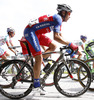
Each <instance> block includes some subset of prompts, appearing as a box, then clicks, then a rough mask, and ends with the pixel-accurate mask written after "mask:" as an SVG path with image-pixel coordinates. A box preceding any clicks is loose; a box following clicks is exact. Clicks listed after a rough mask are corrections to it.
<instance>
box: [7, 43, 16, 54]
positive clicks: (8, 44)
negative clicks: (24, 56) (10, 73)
mask: <svg viewBox="0 0 94 100" xmlns="http://www.w3.org/2000/svg"><path fill="white" fill-rule="evenodd" d="M6 44H7V46H8V49H10V50H11V51H12V52H13V53H14V54H16V53H15V51H14V50H13V49H11V48H10V47H9V46H10V45H9V42H6Z"/></svg>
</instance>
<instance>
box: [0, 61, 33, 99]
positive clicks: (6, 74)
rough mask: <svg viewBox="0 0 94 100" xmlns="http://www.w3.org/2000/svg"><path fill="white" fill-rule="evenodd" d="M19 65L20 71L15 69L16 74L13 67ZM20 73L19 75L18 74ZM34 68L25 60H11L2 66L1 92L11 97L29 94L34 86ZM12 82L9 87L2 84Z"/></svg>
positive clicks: (18, 97)
mask: <svg viewBox="0 0 94 100" xmlns="http://www.w3.org/2000/svg"><path fill="white" fill-rule="evenodd" d="M13 65H17V66H18V67H19V68H20V69H22V70H21V71H20V69H19V72H17V70H16V69H15V70H14V71H15V74H13V73H12V71H11V67H13ZM24 72H25V74H23V73H24ZM18 73H19V75H18ZM28 76H29V78H27V77H28ZM33 79H34V76H33V69H32V68H31V67H30V65H29V64H27V63H26V62H25V61H21V60H10V61H8V62H6V63H4V64H3V65H2V66H1V70H0V80H1V81H0V85H1V88H0V92H1V94H3V95H4V96H6V97H8V98H11V99H20V98H22V97H25V96H27V95H28V94H29V93H30V92H31V91H32V88H33ZM7 84H10V87H9V88H5V87H3V86H2V85H7Z"/></svg>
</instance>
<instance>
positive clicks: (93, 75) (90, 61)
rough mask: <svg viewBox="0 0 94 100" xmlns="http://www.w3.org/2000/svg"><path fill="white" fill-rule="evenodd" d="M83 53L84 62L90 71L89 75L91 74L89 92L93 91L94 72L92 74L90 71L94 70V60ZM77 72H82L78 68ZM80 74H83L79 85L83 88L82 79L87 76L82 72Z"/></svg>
mask: <svg viewBox="0 0 94 100" xmlns="http://www.w3.org/2000/svg"><path fill="white" fill-rule="evenodd" d="M83 53H84V54H85V55H84V59H83V60H84V62H85V63H86V64H87V65H88V68H89V70H90V73H91V80H92V81H91V85H90V87H89V90H90V91H94V82H93V80H94V72H92V69H93V68H94V58H91V57H90V56H89V55H88V54H87V53H86V52H85V51H83ZM79 70H82V69H81V68H79ZM79 70H78V77H80V74H79ZM82 74H83V77H82V78H81V80H80V83H81V85H82V86H83V87H84V86H85V84H84V81H85V80H84V79H85V78H86V77H87V75H86V74H85V72H84V71H82Z"/></svg>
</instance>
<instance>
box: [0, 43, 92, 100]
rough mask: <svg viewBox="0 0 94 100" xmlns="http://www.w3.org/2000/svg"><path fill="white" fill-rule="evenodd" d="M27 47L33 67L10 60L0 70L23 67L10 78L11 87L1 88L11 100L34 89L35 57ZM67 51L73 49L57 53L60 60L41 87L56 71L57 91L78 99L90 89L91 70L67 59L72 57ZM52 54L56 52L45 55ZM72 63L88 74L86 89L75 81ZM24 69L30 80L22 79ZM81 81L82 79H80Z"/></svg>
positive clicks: (74, 60) (51, 68) (48, 73)
mask: <svg viewBox="0 0 94 100" xmlns="http://www.w3.org/2000/svg"><path fill="white" fill-rule="evenodd" d="M25 43H26V42H25ZM26 46H27V50H28V54H29V57H31V58H32V59H31V66H30V65H29V64H28V63H27V62H25V61H22V60H10V61H8V62H6V63H4V64H3V65H2V66H1V70H0V73H1V74H2V72H3V70H4V68H6V67H7V66H11V65H12V64H14V63H15V64H17V65H18V66H21V69H20V71H19V72H18V73H17V75H15V76H13V77H12V76H11V75H10V77H9V79H11V81H10V83H11V87H10V88H8V89H5V88H3V87H2V86H1V87H0V91H1V94H2V95H4V96H6V97H8V98H11V99H20V98H23V97H25V96H27V95H28V94H29V93H30V92H31V91H32V89H33V81H34V74H33V57H32V56H31V53H30V51H29V47H28V44H27V43H26ZM66 49H71V48H69V47H66V46H64V47H62V48H60V51H58V52H57V53H59V54H60V56H59V58H58V59H57V60H56V61H55V63H54V64H53V65H52V66H51V67H50V69H49V70H48V71H47V73H45V74H44V75H43V77H42V78H41V79H40V82H41V86H42V87H44V83H45V81H46V79H47V77H48V76H49V75H50V73H51V72H52V71H53V70H54V69H55V72H54V78H53V79H54V85H55V87H56V89H57V90H58V91H59V92H60V93H61V94H63V95H65V96H67V97H77V96H80V95H82V94H84V93H85V92H86V91H87V90H88V88H89V86H90V84H91V75H90V71H89V68H88V67H87V65H86V64H85V63H84V62H82V61H80V60H78V59H65V56H68V55H70V54H65V53H64V50H66ZM51 53H56V52H49V53H45V54H51ZM70 63H74V65H75V66H76V67H78V68H80V67H82V68H83V69H84V70H85V72H86V73H87V78H86V79H87V81H85V83H86V85H85V87H82V86H81V85H80V83H79V81H74V80H73V78H74V77H75V76H73V75H72V74H71V72H70V70H69V68H68V65H69V64H70ZM24 69H25V70H26V72H27V75H30V76H31V77H30V78H28V79H25V78H23V77H22V72H23V70H24ZM8 74H11V73H8ZM64 74H69V76H70V77H68V78H62V76H63V75H64ZM78 78H79V77H78ZM79 80H80V78H79ZM62 81H63V84H62ZM71 81H72V82H71ZM4 82H5V81H4ZM63 85H64V86H63ZM72 86H73V87H72ZM11 90H12V92H11ZM15 90H16V91H15ZM21 90H22V91H21ZM21 92H22V93H21Z"/></svg>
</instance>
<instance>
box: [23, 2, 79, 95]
mask: <svg viewBox="0 0 94 100" xmlns="http://www.w3.org/2000/svg"><path fill="white" fill-rule="evenodd" d="M57 12H58V13H57V14H54V15H52V16H49V15H43V16H41V17H39V18H37V19H32V20H31V21H30V22H29V24H28V25H27V26H26V27H25V30H24V37H25V39H26V41H27V43H28V45H29V48H30V51H31V53H32V55H33V56H34V57H35V65H34V69H33V70H34V88H35V89H36V90H37V91H41V90H40V86H41V84H40V79H39V78H40V69H41V63H42V60H43V58H47V57H48V56H50V55H45V56H42V52H41V48H40V45H42V46H47V47H49V48H48V49H47V50H46V51H45V52H49V51H54V50H55V49H56V44H54V43H53V42H52V40H51V39H49V38H48V37H47V36H45V34H46V33H49V35H50V34H52V33H51V31H53V37H54V40H55V41H57V42H59V43H61V44H64V45H68V46H70V47H71V48H72V49H73V50H76V49H77V48H78V47H77V46H75V45H74V44H73V43H71V42H68V41H65V40H63V37H62V33H61V26H62V22H67V21H68V19H69V18H70V15H71V12H72V10H71V7H70V6H68V5H66V4H58V6H57ZM69 34H70V33H69ZM40 95H45V93H44V92H43V91H41V92H40Z"/></svg>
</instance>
